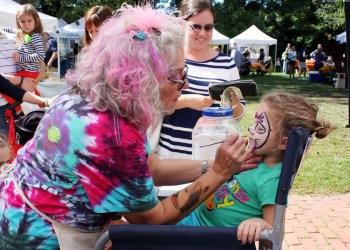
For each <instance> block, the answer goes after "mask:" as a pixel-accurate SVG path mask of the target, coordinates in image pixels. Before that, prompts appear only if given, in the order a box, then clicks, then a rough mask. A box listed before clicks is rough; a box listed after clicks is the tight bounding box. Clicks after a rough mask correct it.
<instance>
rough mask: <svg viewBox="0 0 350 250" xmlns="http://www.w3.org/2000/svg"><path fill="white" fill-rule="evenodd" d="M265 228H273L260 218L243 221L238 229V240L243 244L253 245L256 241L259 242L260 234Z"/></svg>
mask: <svg viewBox="0 0 350 250" xmlns="http://www.w3.org/2000/svg"><path fill="white" fill-rule="evenodd" d="M265 228H266V229H270V228H271V226H270V225H269V224H268V223H267V222H266V221H264V220H263V219H260V218H252V219H249V220H245V221H242V222H241V224H239V226H238V229H237V239H238V240H240V241H242V243H243V244H246V243H249V244H251V243H253V242H254V241H258V240H259V238H260V233H261V231H262V230H264V229H265Z"/></svg>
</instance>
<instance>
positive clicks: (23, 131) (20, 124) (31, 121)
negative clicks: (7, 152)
mask: <svg viewBox="0 0 350 250" xmlns="http://www.w3.org/2000/svg"><path fill="white" fill-rule="evenodd" d="M20 104H21V103H20V102H15V103H13V104H11V105H10V107H9V108H8V109H7V110H6V112H5V118H6V120H7V122H8V123H9V134H8V142H9V144H10V146H11V158H10V162H12V161H13V159H14V158H15V157H16V155H17V151H18V150H19V149H20V148H21V147H23V145H24V144H26V142H27V141H29V140H30V139H31V138H33V136H34V132H35V130H36V128H37V127H38V125H39V123H40V121H41V119H42V118H43V116H44V114H45V112H46V109H44V108H41V109H38V110H33V111H31V112H29V113H28V114H26V115H22V116H20V118H19V119H17V120H15V118H14V117H15V113H16V110H15V109H16V107H17V106H19V105H20Z"/></svg>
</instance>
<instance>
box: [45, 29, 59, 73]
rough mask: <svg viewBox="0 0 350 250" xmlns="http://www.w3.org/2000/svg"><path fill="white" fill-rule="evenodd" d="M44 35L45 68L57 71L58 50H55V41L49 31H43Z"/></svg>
mask: <svg viewBox="0 0 350 250" xmlns="http://www.w3.org/2000/svg"><path fill="white" fill-rule="evenodd" d="M44 34H45V37H46V38H47V42H46V53H45V59H44V62H45V64H46V68H47V69H48V70H50V71H57V67H58V63H57V60H58V51H57V41H56V39H55V38H54V37H52V36H51V35H50V34H49V33H47V32H45V33H44Z"/></svg>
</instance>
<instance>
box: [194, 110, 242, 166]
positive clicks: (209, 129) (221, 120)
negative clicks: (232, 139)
mask: <svg viewBox="0 0 350 250" xmlns="http://www.w3.org/2000/svg"><path fill="white" fill-rule="evenodd" d="M232 133H238V134H239V135H241V136H242V130H241V126H240V125H239V124H238V122H237V121H236V120H235V119H234V118H233V110H232V109H231V108H227V107H210V108H205V109H203V111H202V117H201V118H199V120H198V121H197V123H196V126H195V127H194V129H193V132H192V159H194V160H203V159H215V155H216V150H217V148H218V147H219V146H220V144H221V143H222V142H223V141H224V140H225V138H226V137H227V136H228V135H230V134H232Z"/></svg>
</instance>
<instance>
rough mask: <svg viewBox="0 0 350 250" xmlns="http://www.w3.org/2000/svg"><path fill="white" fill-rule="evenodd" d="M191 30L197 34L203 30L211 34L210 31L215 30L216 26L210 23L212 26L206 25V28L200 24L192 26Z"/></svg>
mask: <svg viewBox="0 0 350 250" xmlns="http://www.w3.org/2000/svg"><path fill="white" fill-rule="evenodd" d="M190 26H191V28H192V30H193V31H195V32H199V31H201V30H202V28H203V29H204V30H205V31H206V32H209V31H212V30H213V28H214V24H212V23H210V24H206V25H204V26H202V25H200V24H190Z"/></svg>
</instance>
